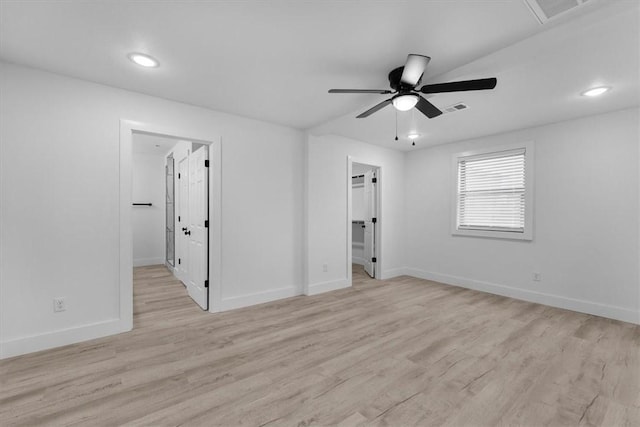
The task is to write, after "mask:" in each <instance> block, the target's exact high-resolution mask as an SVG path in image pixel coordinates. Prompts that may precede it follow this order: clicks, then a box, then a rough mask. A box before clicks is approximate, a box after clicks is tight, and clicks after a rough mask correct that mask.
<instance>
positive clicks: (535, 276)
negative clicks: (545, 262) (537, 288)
mask: <svg viewBox="0 0 640 427" xmlns="http://www.w3.org/2000/svg"><path fill="white" fill-rule="evenodd" d="M541 280H542V274H540V273H533V281H534V282H539V281H541Z"/></svg>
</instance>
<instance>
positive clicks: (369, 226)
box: [364, 171, 377, 277]
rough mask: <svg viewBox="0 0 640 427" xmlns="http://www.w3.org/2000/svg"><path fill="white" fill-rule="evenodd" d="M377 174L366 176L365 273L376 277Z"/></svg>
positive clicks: (368, 173) (371, 172) (367, 174)
mask: <svg viewBox="0 0 640 427" xmlns="http://www.w3.org/2000/svg"><path fill="white" fill-rule="evenodd" d="M375 177H376V174H375V172H374V171H367V172H365V174H364V208H365V215H364V271H366V272H367V274H368V275H369V276H371V277H375V271H376V260H377V259H376V228H375V222H376V221H377V216H376V215H377V213H376V191H375V190H376V183H375V182H374V181H375Z"/></svg>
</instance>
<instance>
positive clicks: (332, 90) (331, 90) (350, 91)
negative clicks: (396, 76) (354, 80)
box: [329, 89, 393, 95]
mask: <svg viewBox="0 0 640 427" xmlns="http://www.w3.org/2000/svg"><path fill="white" fill-rule="evenodd" d="M329 93H379V94H381V95H386V94H388V93H393V92H391V91H390V90H386V89H329Z"/></svg>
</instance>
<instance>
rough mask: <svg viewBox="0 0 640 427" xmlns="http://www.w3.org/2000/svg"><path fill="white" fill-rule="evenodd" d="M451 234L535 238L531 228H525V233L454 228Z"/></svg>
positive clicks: (510, 238) (502, 238)
mask: <svg viewBox="0 0 640 427" xmlns="http://www.w3.org/2000/svg"><path fill="white" fill-rule="evenodd" d="M451 234H452V235H454V236H467V237H484V238H489V239H500V240H526V241H531V240H533V236H532V233H531V231H530V230H525V231H524V232H523V233H516V232H511V231H487V230H458V229H455V230H452V231H451Z"/></svg>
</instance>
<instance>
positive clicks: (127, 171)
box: [118, 119, 222, 330]
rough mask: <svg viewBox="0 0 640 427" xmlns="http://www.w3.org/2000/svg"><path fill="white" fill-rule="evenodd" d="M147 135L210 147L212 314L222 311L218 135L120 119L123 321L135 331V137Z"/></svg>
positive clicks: (220, 183)
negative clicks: (201, 143) (133, 197)
mask: <svg viewBox="0 0 640 427" xmlns="http://www.w3.org/2000/svg"><path fill="white" fill-rule="evenodd" d="M134 133H146V134H154V135H159V136H169V137H172V138H176V139H183V140H188V141H195V142H203V143H207V144H209V162H210V165H211V167H210V168H209V260H208V262H209V312H211V313H216V312H219V311H221V296H222V295H221V278H222V271H221V266H222V250H221V248H222V245H221V238H222V205H221V202H222V169H221V167H222V143H221V139H220V136H219V135H216V134H213V133H208V132H204V133H201V132H197V131H196V132H194V131H193V129H184V128H169V127H166V126H163V125H158V124H154V123H143V122H139V121H134V120H128V119H120V186H119V187H120V188H119V193H120V194H119V224H118V227H119V248H120V250H119V252H120V254H119V255H120V256H119V276H120V277H119V282H120V298H119V299H120V320H121V322H123V323H124V325H125V327H126V330H131V329H132V328H133V227H132V221H131V217H132V215H131V203H132V171H133V159H132V157H133V155H132V147H133V134H134Z"/></svg>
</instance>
